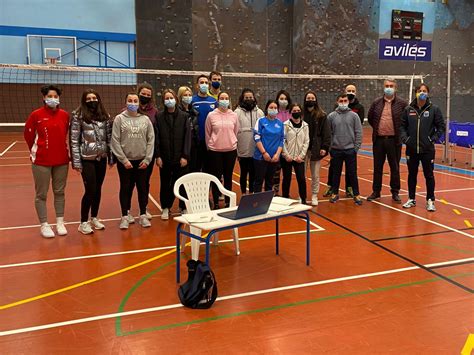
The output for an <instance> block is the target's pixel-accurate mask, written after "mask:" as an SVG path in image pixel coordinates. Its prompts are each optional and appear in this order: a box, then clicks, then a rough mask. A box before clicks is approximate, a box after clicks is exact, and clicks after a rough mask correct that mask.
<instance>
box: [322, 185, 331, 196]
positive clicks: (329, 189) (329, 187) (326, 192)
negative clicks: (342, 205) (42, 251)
mask: <svg viewBox="0 0 474 355" xmlns="http://www.w3.org/2000/svg"><path fill="white" fill-rule="evenodd" d="M331 195H332V192H331V186H328V188H327V189H326V191H324V193H323V197H330V196H331Z"/></svg>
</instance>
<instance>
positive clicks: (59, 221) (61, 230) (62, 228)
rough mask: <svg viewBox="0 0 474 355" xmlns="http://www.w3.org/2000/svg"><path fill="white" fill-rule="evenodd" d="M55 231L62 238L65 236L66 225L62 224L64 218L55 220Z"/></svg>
mask: <svg viewBox="0 0 474 355" xmlns="http://www.w3.org/2000/svg"><path fill="white" fill-rule="evenodd" d="M56 230H57V232H58V235H61V236H64V235H67V229H66V225H65V224H64V218H63V217H58V218H56Z"/></svg>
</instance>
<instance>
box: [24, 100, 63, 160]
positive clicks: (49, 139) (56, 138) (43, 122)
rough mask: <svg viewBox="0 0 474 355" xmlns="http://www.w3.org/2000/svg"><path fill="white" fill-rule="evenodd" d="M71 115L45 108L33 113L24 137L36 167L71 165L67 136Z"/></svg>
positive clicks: (27, 123)
mask: <svg viewBox="0 0 474 355" xmlns="http://www.w3.org/2000/svg"><path fill="white" fill-rule="evenodd" d="M68 130H69V114H68V113H67V112H66V111H64V110H62V109H60V108H57V109H56V110H52V109H51V108H49V107H48V106H46V105H45V106H43V107H41V108H39V109H37V110H35V111H33V112H32V113H31V114H30V116H29V117H28V120H27V121H26V123H25V130H24V132H23V136H24V137H25V141H26V144H28V149H29V150H30V159H31V162H32V163H33V164H35V165H42V166H57V165H64V164H68V163H69V154H68V149H67V134H68Z"/></svg>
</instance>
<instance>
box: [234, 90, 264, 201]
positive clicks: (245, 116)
mask: <svg viewBox="0 0 474 355" xmlns="http://www.w3.org/2000/svg"><path fill="white" fill-rule="evenodd" d="M235 113H236V114H237V117H238V118H239V131H238V133H237V157H238V160H239V166H240V191H241V192H242V194H246V193H247V179H248V192H249V193H253V188H254V183H255V167H254V163H253V155H254V153H255V139H254V137H253V129H254V127H255V124H256V123H257V120H258V119H259V118H261V117H263V116H265V114H264V113H263V111H262V110H261V109H260V108H259V107H258V106H257V100H256V98H255V93H254V92H253V91H252V90H251V89H249V88H245V89H243V90H242V93H241V94H240V96H239V102H238V105H237V108H236V109H235Z"/></svg>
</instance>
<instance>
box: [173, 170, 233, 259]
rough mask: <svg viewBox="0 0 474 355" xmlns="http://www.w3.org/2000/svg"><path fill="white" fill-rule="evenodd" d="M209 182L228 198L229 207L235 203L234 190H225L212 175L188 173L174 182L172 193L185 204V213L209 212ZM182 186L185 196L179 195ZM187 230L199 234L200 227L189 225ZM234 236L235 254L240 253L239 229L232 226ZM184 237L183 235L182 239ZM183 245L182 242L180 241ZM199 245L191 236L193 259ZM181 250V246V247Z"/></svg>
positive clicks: (215, 241)
mask: <svg viewBox="0 0 474 355" xmlns="http://www.w3.org/2000/svg"><path fill="white" fill-rule="evenodd" d="M211 182H213V183H215V184H216V185H217V187H218V189H219V191H220V192H221V193H222V194H223V195H224V196H227V197H229V198H230V204H229V206H230V207H234V206H236V205H237V195H236V194H235V192H232V191H229V190H227V189H226V188H225V187H224V186H223V185H222V184H221V182H220V181H219V179H217V178H216V177H215V176H214V175H210V174H206V173H189V174H186V175H184V176H181V177H180V178H179V179H178V180H176V183H175V184H174V189H173V192H174V195H175V196H176V198H178V199H180V200H181V201H183V202H184V203H185V204H186V210H187V213H200V212H209V211H211V206H210V203H209V189H210V185H211ZM181 186H183V187H184V189H185V191H186V195H187V196H188V197H187V198H186V197H184V196H181V194H180V191H179V190H180V187H181ZM189 232H190V233H192V234H194V235H197V236H201V232H202V231H201V229H199V228H196V227H194V226H190V228H189ZM232 234H233V236H234V243H235V254H236V255H239V254H240V248H239V230H238V228H234V229H233V232H232ZM184 238H185V237H183V239H184ZM181 244H182V245H183V242H181ZM214 244H217V234H215V238H214ZM199 246H200V242H199V240H197V239H193V238H191V257H192V259H193V260H198V258H199ZM181 250H183V248H181Z"/></svg>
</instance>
